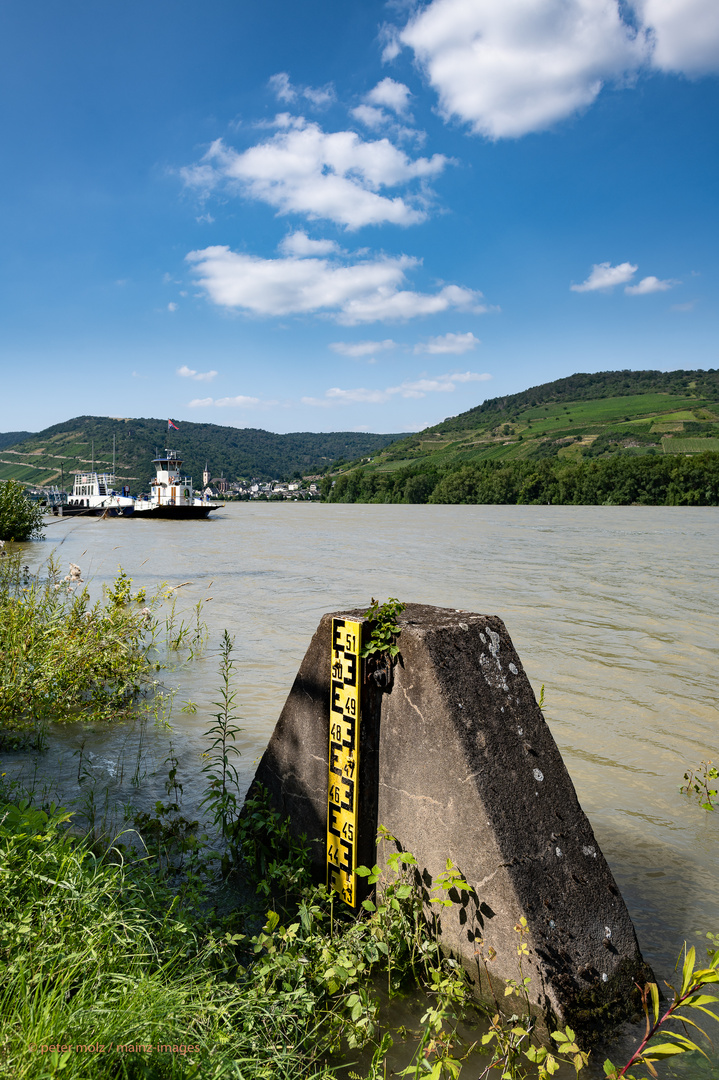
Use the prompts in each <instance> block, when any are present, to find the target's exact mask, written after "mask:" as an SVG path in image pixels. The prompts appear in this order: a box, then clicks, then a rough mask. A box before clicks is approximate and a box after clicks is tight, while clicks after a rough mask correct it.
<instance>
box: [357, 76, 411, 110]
mask: <svg viewBox="0 0 719 1080" xmlns="http://www.w3.org/2000/svg"><path fill="white" fill-rule="evenodd" d="M411 96H412V94H411V92H410V89H409V87H408V86H405V84H404V83H400V82H395V81H394V79H382V81H381V82H378V83H377V85H376V86H375V87H373V89H372V90H370V92H369V93H368V94H365V101H367V102H368V103H369V104H370V105H379V106H382V105H384V106H385V108H387V109H391V110H392V112H395V113H397V114H398V115H399V116H404V115H405V113H406V112H407V110H408V109H409V99H410V98H411Z"/></svg>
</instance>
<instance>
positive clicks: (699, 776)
mask: <svg viewBox="0 0 719 1080" xmlns="http://www.w3.org/2000/svg"><path fill="white" fill-rule="evenodd" d="M684 779H685V780H686V784H682V785H681V787H680V788H679V790H680V792H681V793H682V795H690V794H691V793H692V792H693V793H694V794H695V795H696V796H698V798H699V802H700V805H701V808H702V810H715V809H716V807H715V806H714V803H713V802H712V799H715V798H716V795H717V789H716V788H710V787H709V782H710V781H712V780H719V769H717V768H716V766H715V765H712V763H711V761H701V762H700V763H699V768H698V769H689V770H687V772H685V773H684Z"/></svg>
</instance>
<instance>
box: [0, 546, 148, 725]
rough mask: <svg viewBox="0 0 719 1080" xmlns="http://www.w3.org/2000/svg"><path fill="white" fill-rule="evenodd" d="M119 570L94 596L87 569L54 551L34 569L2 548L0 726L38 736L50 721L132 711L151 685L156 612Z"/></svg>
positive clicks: (103, 718) (98, 717)
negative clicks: (66, 568) (65, 566)
mask: <svg viewBox="0 0 719 1080" xmlns="http://www.w3.org/2000/svg"><path fill="white" fill-rule="evenodd" d="M152 603H153V602H152V601H150V603H148V600H147V597H146V595H145V592H144V591H143V590H140V591H139V592H135V593H134V594H133V591H132V582H131V580H130V579H129V578H128V577H127V575H126V574H125V573H124V572H122V571H121V572H120V573H119V575H118V577H117V578H116V580H115V582H114V583H113V584H112V585H110V586H109V587H107V588H106V589H105V590H104V596H103V598H102V599H101V600H96V601H95V602H94V603H92V602H91V600H90V594H89V592H88V589H87V587H86V586H85V584H84V583H83V581H82V577H81V569H80V567H78V566H75V565H74V564H71V565H70V572H69V573H68V574H66V575H63V574H62V572H61V570H60V568H59V563H58V561H57V560H56V559H55V558H51V559H50V560H49V561H48V563H47V564H46V565H45V566H44V567H42V568H41V569H40V570H39V571H38V572H37V573H31V572H30V570H29V568H28V567H27V566H25V565H23V563H22V559H21V555H20V553H18V552H15V553H11V554H3V555H2V556H0V730H1V731H2V733H3V736H4V737H5V738H6V739H7V737H8V736H10V737H13V738H15V737H18V736H23V737H24V738H26V739H27V738H29V739H30V740H31V741H33V742H34V743H35V744H38V743H39V744H42V742H43V738H44V732H45V731H46V729H47V725H48V724H49V723H50V722H55V723H58V722H64V721H69V720H77V719H81V720H87V721H109V720H120V719H123V718H125V719H126V718H128V717H129V716H130V715H132V711H133V709H134V707H135V705H136V704H137V701H138V699H139V698H140V696H141V695H142V694H143V693H144V692H145V691H146V689H148V688H149V687H152V685H153V682H154V675H155V671H156V669H157V666H158V665H157V662H156V659H155V658H154V657H153V656H152V648H153V642H154V631H155V628H156V621H155V619H154V617H153V613H152Z"/></svg>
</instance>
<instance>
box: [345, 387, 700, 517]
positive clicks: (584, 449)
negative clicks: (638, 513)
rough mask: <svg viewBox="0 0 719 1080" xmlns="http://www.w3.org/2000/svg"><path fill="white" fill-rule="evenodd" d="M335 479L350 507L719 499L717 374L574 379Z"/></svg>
mask: <svg viewBox="0 0 719 1080" xmlns="http://www.w3.org/2000/svg"><path fill="white" fill-rule="evenodd" d="M688 458H696V459H699V458H701V461H698V460H697V461H696V463H695V464H692V463H691V462H690V461H687V460H686V459H688ZM682 462H684V464H682ZM334 480H335V482H334V486H332V484H331V482H325V487H324V491H325V494H326V496H327V497H328V498H330V499H331V500H332V501H342V502H428V501H432V502H454V501H459V502H556V501H559V502H588V503H594V502H596V501H600V502H607V501H608V502H613V501H614V502H649V503H672V504H674V503H677V502H679V503H681V502H691V503H693V504H699V505H717V504H718V503H719V487H718V485H719V371H717V370H709V371H669V372H661V371H603V372H599V373H597V374H593V375H588V374H577V375H571V376H569V377H568V378H566V379H558V380H556V381H555V382H551V383H544V384H543V385H541V386H534V387H531V388H530V389H529V390H525V391H522V393H519V394H512V395H508V396H506V397H501V398H492V399H491V400H489V401H485V402H484V403H483V404H482V405H478V406H477V407H476V408H474V409H470V410H468V411H467V412H464V413H461V414H460V415H459V416H454V417H450V418H449V419H448V420H445V421H443V423H441V424H436V425H435V426H434V427H432V428H425V429H424V430H423V431H421V432H419V433H418V434H416V435H410V436H409V437H407V438H404V439H400V440H399V441H398V442H396V443H393V444H392V445H391V446H389V447H387V448H386V449H385V450H383V451H381V452H380V453H378V454H376V455H373V460H372V461H371V462H369V463H362V464H360V463H359V462H358V463H356V465H355V467H354V468H353V469H351V470H348V469H346V468H345V469H342V470H339V471H338V473H337V474H336V476H335V478H334Z"/></svg>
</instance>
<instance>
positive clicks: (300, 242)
mask: <svg viewBox="0 0 719 1080" xmlns="http://www.w3.org/2000/svg"><path fill="white" fill-rule="evenodd" d="M279 248H280V251H281V252H282V254H283V255H299V257H300V258H302V257H303V256H304V255H331V254H332V253H333V252H336V251H339V245H338V244H336V243H335V242H334V240H311V239H310V237H309V236H308V235H307V233H306V232H304V230H303V229H298V230H297V231H296V232H293V233H290V234H289V235H288V236H286V237H285V238H284V240H283V241H282V242H281V243H280V245H279Z"/></svg>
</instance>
